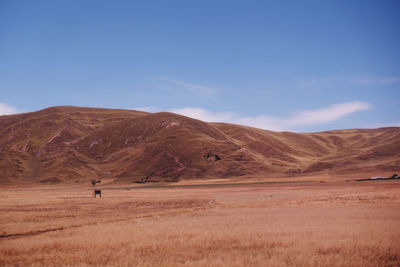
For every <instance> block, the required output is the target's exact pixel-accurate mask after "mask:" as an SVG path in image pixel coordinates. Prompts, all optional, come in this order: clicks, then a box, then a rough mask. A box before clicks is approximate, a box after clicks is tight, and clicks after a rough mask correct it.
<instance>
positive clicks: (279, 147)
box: [0, 106, 400, 183]
mask: <svg viewBox="0 0 400 267" xmlns="http://www.w3.org/2000/svg"><path fill="white" fill-rule="evenodd" d="M399 169H400V128H399V127H391V128H379V129H354V130H338V131H327V132H320V133H292V132H273V131H266V130H261V129H256V128H251V127H246V126H241V125H234V124H227V123H206V122H202V121H199V120H195V119H192V118H188V117H184V116H181V115H177V114H173V113H168V112H160V113H147V112H141V111H133V110H117V109H100V108H83V107H66V106H62V107H51V108H47V109H44V110H40V111H37V112H31V113H23V114H16V115H8V116H0V182H1V183H9V182H11V183H20V182H50V183H57V182H61V181H83V180H90V179H104V178H114V179H119V180H127V181H132V182H135V181H136V182H152V181H153V182H154V181H177V180H180V179H193V178H216V177H218V178H225V177H234V176H264V177H265V176H275V177H279V176H282V177H288V176H295V175H306V174H317V173H321V172H323V173H329V174H333V175H334V174H355V173H359V172H363V173H365V172H377V171H382V172H392V171H398V170H399Z"/></svg>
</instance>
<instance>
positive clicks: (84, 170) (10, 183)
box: [0, 107, 400, 267]
mask: <svg viewBox="0 0 400 267" xmlns="http://www.w3.org/2000/svg"><path fill="white" fill-rule="evenodd" d="M399 140H400V128H399V127H391V128H379V129H364V130H362V129H354V130H339V131H328V132H320V133H291V132H272V131H266V130H260V129H256V128H250V127H245V126H241V125H234V124H226V123H206V122H202V121H199V120H195V119H191V118H188V117H184V116H180V115H176V114H173V113H165V112H161V113H146V112H140V111H132V110H112V109H98V108H79V107H53V108H48V109H45V110H41V111H37V112H31V113H24V114H16V115H9V116H0V203H1V204H0V213H1V216H0V266H26V265H30V266H61V265H63V266H93V265H94V266H360V267H361V266H400V227H399V225H400V194H399V193H400V180H398V179H397V180H375V181H364V182H357V181H355V180H356V179H358V178H367V177H370V176H376V175H384V176H390V175H392V174H393V173H398V171H399V169H400V141H399ZM97 180H100V181H101V183H99V184H97V185H96V187H95V188H96V189H98V190H101V192H102V197H101V198H99V197H98V198H93V190H94V187H93V186H92V184H91V181H97Z"/></svg>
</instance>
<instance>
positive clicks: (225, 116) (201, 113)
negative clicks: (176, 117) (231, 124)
mask: <svg viewBox="0 0 400 267" xmlns="http://www.w3.org/2000/svg"><path fill="white" fill-rule="evenodd" d="M169 111H170V112H172V113H176V114H181V115H183V116H187V117H191V118H195V119H198V120H202V121H208V122H216V121H219V122H222V121H224V122H225V121H232V119H234V118H235V114H234V113H232V112H212V111H209V110H206V109H204V108H194V107H186V108H173V109H171V110H169Z"/></svg>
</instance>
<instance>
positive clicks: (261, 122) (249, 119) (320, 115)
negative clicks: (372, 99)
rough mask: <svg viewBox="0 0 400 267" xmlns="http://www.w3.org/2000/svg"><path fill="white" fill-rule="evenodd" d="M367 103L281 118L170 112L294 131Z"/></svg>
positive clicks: (189, 109)
mask: <svg viewBox="0 0 400 267" xmlns="http://www.w3.org/2000/svg"><path fill="white" fill-rule="evenodd" d="M371 108H372V105H371V104H370V103H367V102H360V101H353V102H347V103H340V104H335V105H331V106H328V107H324V108H320V109H316V110H303V111H298V112H295V113H294V114H293V115H292V116H290V117H286V118H279V117H274V116H269V115H259V116H240V115H239V114H236V113H233V112H212V111H209V110H206V109H203V108H193V107H186V108H181V109H177V108H175V109H172V110H170V111H171V112H173V113H177V114H181V115H184V116H188V117H191V118H195V119H199V120H203V121H207V122H230V123H236V124H242V125H247V126H252V127H257V128H262V129H266V130H276V131H284V130H293V129H295V128H298V127H304V126H313V125H320V124H325V123H330V122H333V121H336V120H339V119H340V118H343V117H346V116H348V115H350V114H352V113H355V112H359V111H364V110H368V109H371Z"/></svg>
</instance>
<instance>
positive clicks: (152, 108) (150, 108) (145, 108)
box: [133, 106, 161, 112]
mask: <svg viewBox="0 0 400 267" xmlns="http://www.w3.org/2000/svg"><path fill="white" fill-rule="evenodd" d="M133 110H140V111H145V112H159V111H161V110H160V109H159V108H158V107H155V106H143V107H136V108H133Z"/></svg>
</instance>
